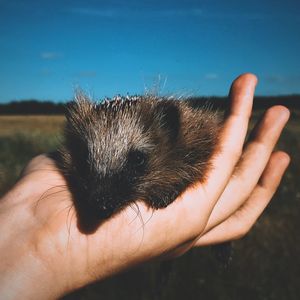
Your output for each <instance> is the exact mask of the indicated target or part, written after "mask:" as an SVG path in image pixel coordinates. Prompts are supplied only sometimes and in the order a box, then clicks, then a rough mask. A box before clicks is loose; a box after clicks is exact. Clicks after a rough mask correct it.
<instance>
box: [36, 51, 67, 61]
mask: <svg viewBox="0 0 300 300" xmlns="http://www.w3.org/2000/svg"><path fill="white" fill-rule="evenodd" d="M62 56H63V55H62V53H60V52H51V51H44V52H41V53H40V57H41V58H42V59H45V60H55V59H59V58H61V57H62Z"/></svg>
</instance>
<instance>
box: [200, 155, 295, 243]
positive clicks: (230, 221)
mask: <svg viewBox="0 0 300 300" xmlns="http://www.w3.org/2000/svg"><path fill="white" fill-rule="evenodd" d="M289 162H290V158H289V156H288V155H287V154H286V153H285V152H281V151H279V152H275V153H273V154H272V156H271V158H270V161H269V163H268V165H267V167H266V169H265V170H264V172H263V174H262V176H261V178H260V180H259V182H258V184H257V185H256V187H255V189H254V190H253V193H252V194H251V196H250V197H249V199H248V200H247V201H246V202H245V203H244V204H243V205H242V206H241V207H240V208H239V209H238V210H237V211H236V212H235V213H234V214H232V215H231V216H230V217H228V218H227V219H226V220H225V221H224V222H222V223H221V224H219V225H217V226H216V227H214V228H213V229H211V230H210V231H208V232H207V233H205V234H204V235H202V236H201V237H200V238H199V239H198V240H197V242H196V243H195V244H194V246H197V247H198V246H205V245H212V244H218V243H223V242H225V241H229V240H234V239H239V238H241V237H243V236H244V235H245V234H246V233H247V232H248V231H249V230H250V229H251V227H252V226H253V224H254V223H255V222H256V220H257V219H258V217H259V216H260V215H261V214H262V212H263V211H264V209H265V207H266V206H267V205H268V203H269V202H270V200H271V199H272V197H273V195H274V193H275V191H276V190H277V188H278V186H279V184H280V181H281V179H282V176H283V174H284V172H285V170H286V168H287V166H288V164H289Z"/></svg>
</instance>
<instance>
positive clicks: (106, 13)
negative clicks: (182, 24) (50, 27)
mask: <svg viewBox="0 0 300 300" xmlns="http://www.w3.org/2000/svg"><path fill="white" fill-rule="evenodd" d="M69 12H70V13H73V14H78V15H82V16H94V17H102V18H121V17H123V18H124V17H125V18H126V17H130V18H131V17H186V16H200V15H201V14H202V10H201V9H200V8H191V9H157V10H137V9H134V10H133V9H121V8H120V9H116V8H113V9H109V8H103V9H99V8H92V7H75V8H71V9H70V10H69Z"/></svg>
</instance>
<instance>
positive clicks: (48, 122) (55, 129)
mask: <svg viewBox="0 0 300 300" xmlns="http://www.w3.org/2000/svg"><path fill="white" fill-rule="evenodd" d="M64 121H65V117H64V116H0V136H7V135H13V134H16V133H20V132H26V133H27V132H30V133H36V134H37V133H44V134H45V135H46V134H58V133H59V131H60V129H61V128H62V126H63V124H64Z"/></svg>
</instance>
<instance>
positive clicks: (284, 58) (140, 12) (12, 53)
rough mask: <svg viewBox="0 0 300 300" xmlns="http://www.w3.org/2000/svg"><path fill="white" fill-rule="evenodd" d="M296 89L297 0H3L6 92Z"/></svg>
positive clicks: (61, 96) (0, 95) (2, 91)
mask: <svg viewBox="0 0 300 300" xmlns="http://www.w3.org/2000/svg"><path fill="white" fill-rule="evenodd" d="M243 72H253V73H255V74H257V75H258V77H259V79H260V84H259V86H258V89H257V93H258V94H261V95H277V94H292V93H300V1H299V0H293V1H290V0H285V1H278V0H272V1H271V0H266V1H264V0H260V1H257V0H252V1H238V0H232V1H230V0H227V1H224V0H204V1H201V0H199V1H193V0H185V1H183V0H182V1H178V0H173V1H171V0H167V1H164V0H161V1H142V0H139V1H138V0H128V1H125V0H124V1H121V0H115V1H95V0H86V1H79V0H73V1H67V0H61V1H44V0H39V1H33V0H28V1H21V0H18V1H17V0H0V102H6V101H10V100H19V99H28V98H36V99H41V100H46V99H51V100H55V101H59V100H68V99H71V98H72V96H73V93H74V89H75V88H77V87H81V88H82V89H83V90H85V91H86V92H87V93H89V94H90V95H91V96H93V97H94V98H102V97H105V96H108V97H111V96H114V95H116V94H119V93H120V94H127V93H130V94H136V93H138V94H140V93H144V92H145V90H152V89H154V88H156V87H158V89H159V91H160V93H161V94H175V95H226V94H227V91H228V88H229V86H230V83H231V81H232V80H233V79H234V77H236V76H237V75H238V74H240V73H243Z"/></svg>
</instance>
